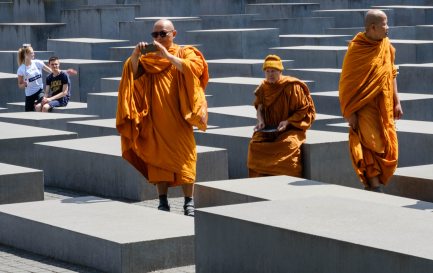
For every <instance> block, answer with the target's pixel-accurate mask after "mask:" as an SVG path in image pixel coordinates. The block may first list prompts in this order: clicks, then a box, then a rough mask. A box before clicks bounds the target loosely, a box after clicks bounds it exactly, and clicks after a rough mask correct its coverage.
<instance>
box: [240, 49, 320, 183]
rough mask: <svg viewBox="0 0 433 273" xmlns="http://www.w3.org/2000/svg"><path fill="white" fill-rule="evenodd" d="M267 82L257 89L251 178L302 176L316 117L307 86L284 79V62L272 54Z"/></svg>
mask: <svg viewBox="0 0 433 273" xmlns="http://www.w3.org/2000/svg"><path fill="white" fill-rule="evenodd" d="M263 70H264V72H265V77H266V79H265V80H264V81H263V82H262V83H261V84H260V86H259V87H258V88H257V89H256V90H255V92H254V94H255V96H256V98H255V101H254V106H255V107H256V109H257V125H256V126H255V127H254V134H253V137H252V139H251V141H250V144H249V147H248V169H249V176H250V177H258V176H268V175H290V176H297V177H301V176H302V160H301V145H302V143H304V142H305V139H306V130H307V129H308V128H310V126H311V124H312V123H313V121H314V119H315V115H316V111H315V108H314V103H313V100H312V98H311V96H310V91H309V90H308V87H307V85H306V84H305V83H304V82H302V81H300V80H298V79H296V78H293V77H289V76H283V75H282V72H283V70H284V67H283V64H282V62H281V59H280V58H279V57H278V56H276V55H268V56H267V57H266V59H265V61H264V63H263Z"/></svg>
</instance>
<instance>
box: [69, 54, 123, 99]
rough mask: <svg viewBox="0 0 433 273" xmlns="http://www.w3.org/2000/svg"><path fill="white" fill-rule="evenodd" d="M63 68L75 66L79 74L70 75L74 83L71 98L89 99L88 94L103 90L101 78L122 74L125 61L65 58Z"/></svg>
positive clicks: (72, 83)
mask: <svg viewBox="0 0 433 273" xmlns="http://www.w3.org/2000/svg"><path fill="white" fill-rule="evenodd" d="M62 68H63V69H66V68H74V69H75V70H77V72H78V75H76V76H72V77H70V79H71V85H72V88H71V89H72V95H71V99H72V100H74V101H81V102H86V101H87V94H88V93H92V92H101V91H102V88H101V80H100V79H101V78H104V77H114V76H119V75H121V74H122V68H123V63H122V62H119V61H108V60H104V61H102V60H85V59H63V60H62Z"/></svg>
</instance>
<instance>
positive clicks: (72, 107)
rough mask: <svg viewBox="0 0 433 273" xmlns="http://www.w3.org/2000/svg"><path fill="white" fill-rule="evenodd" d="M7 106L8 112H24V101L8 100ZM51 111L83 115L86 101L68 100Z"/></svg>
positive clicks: (85, 112) (85, 111)
mask: <svg viewBox="0 0 433 273" xmlns="http://www.w3.org/2000/svg"><path fill="white" fill-rule="evenodd" d="M7 108H8V112H24V102H10V103H8V104H7ZM52 112H54V113H65V114H78V115H85V114H87V103H85V102H74V101H70V102H68V105H66V106H62V107H55V108H53V109H52Z"/></svg>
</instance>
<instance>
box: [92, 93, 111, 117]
mask: <svg viewBox="0 0 433 273" xmlns="http://www.w3.org/2000/svg"><path fill="white" fill-rule="evenodd" d="M87 105H88V113H89V114H93V115H98V116H100V117H101V118H114V117H116V111H117V91H116V92H102V93H89V94H88V95H87Z"/></svg>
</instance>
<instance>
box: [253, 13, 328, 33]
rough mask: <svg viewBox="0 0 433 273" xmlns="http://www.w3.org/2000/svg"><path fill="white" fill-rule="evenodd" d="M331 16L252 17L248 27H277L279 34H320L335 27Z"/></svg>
mask: <svg viewBox="0 0 433 273" xmlns="http://www.w3.org/2000/svg"><path fill="white" fill-rule="evenodd" d="M335 20H336V19H335V18H333V17H297V16H295V17H292V18H280V19H254V20H253V21H252V22H251V26H250V27H277V28H278V29H279V30H280V34H295V33H297V34H307V33H309V34H320V33H325V32H326V31H327V29H328V28H332V27H335Z"/></svg>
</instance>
